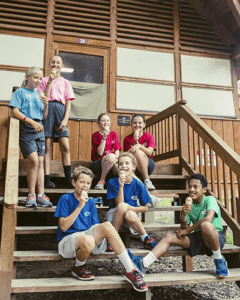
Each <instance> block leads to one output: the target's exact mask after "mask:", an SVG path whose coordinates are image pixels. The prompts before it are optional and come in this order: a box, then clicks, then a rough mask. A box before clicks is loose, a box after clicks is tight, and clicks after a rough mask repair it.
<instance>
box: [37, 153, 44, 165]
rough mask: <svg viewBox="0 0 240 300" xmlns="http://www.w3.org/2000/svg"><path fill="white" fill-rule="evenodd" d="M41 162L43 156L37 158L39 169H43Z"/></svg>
mask: <svg viewBox="0 0 240 300" xmlns="http://www.w3.org/2000/svg"><path fill="white" fill-rule="evenodd" d="M43 160H44V157H43V156H40V155H39V156H38V166H39V167H43Z"/></svg>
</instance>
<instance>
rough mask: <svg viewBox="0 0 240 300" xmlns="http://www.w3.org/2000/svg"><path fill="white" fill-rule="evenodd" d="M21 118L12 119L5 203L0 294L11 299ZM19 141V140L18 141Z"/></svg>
mask: <svg viewBox="0 0 240 300" xmlns="http://www.w3.org/2000/svg"><path fill="white" fill-rule="evenodd" d="M18 140H19V120H17V119H14V118H11V119H10V130H9V141H8V156H7V170H6V180H5V193H4V204H3V221H2V238H1V264H0V295H1V300H9V299H11V282H12V272H13V252H14V242H15V227H16V220H17V205H18V157H19V143H18ZM16 141H17V142H16Z"/></svg>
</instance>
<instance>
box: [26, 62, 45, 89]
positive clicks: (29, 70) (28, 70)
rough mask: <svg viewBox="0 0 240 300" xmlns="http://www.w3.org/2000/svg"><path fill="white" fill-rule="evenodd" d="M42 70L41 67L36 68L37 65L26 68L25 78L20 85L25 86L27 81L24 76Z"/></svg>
mask: <svg viewBox="0 0 240 300" xmlns="http://www.w3.org/2000/svg"><path fill="white" fill-rule="evenodd" d="M39 71H42V70H41V69H39V68H37V67H30V68H28V69H27V71H26V72H25V79H24V80H23V82H22V85H21V87H25V86H26V85H27V83H28V80H27V78H26V75H28V76H32V75H33V74H34V73H36V72H39Z"/></svg>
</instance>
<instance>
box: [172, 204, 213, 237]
mask: <svg viewBox="0 0 240 300" xmlns="http://www.w3.org/2000/svg"><path fill="white" fill-rule="evenodd" d="M184 205H186V204H184ZM186 206H189V205H186ZM214 215H215V211H214V210H212V209H210V210H208V211H207V214H206V217H204V218H202V219H201V220H199V221H198V222H197V223H195V224H193V225H192V226H190V227H189V226H188V225H187V224H185V225H184V224H182V221H183V220H184V217H183V216H182V221H181V230H177V232H176V234H177V237H178V238H182V237H183V236H185V235H188V234H189V233H191V232H192V231H194V230H197V229H200V228H201V223H203V222H206V221H207V222H210V223H212V220H213V218H214ZM185 220H186V215H185Z"/></svg>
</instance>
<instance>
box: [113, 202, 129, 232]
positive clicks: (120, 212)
mask: <svg viewBox="0 0 240 300" xmlns="http://www.w3.org/2000/svg"><path fill="white" fill-rule="evenodd" d="M127 211H128V204H126V203H123V202H122V203H119V204H118V206H117V208H116V209H115V212H114V214H113V222H112V224H113V227H114V228H115V229H116V231H118V230H119V228H120V226H121V225H122V223H123V222H124V217H125V213H126V212H127Z"/></svg>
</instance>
